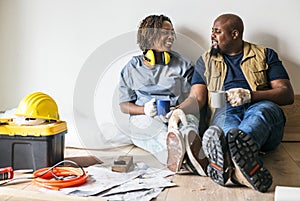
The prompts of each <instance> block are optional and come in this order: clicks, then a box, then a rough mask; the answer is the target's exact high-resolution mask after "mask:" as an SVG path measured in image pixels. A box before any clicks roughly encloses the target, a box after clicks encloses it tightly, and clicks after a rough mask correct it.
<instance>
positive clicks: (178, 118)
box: [168, 109, 188, 131]
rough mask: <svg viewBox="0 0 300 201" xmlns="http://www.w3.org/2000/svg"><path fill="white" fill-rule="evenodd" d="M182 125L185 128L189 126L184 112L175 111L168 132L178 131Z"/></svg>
mask: <svg viewBox="0 0 300 201" xmlns="http://www.w3.org/2000/svg"><path fill="white" fill-rule="evenodd" d="M180 122H181V123H182V124H183V125H184V126H187V124H188V123H187V120H186V116H185V114H184V112H183V111H182V110H181V109H175V110H174V111H172V113H171V117H170V119H169V124H168V131H170V130H173V129H175V130H178V124H179V123H180Z"/></svg>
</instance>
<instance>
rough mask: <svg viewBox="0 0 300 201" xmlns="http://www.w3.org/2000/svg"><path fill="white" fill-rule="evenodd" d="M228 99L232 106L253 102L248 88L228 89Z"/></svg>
mask: <svg viewBox="0 0 300 201" xmlns="http://www.w3.org/2000/svg"><path fill="white" fill-rule="evenodd" d="M226 99H227V101H228V102H229V103H230V105H231V106H232V107H236V106H239V105H243V104H246V103H250V102H251V93H250V90H248V89H243V88H233V89H229V90H228V91H226Z"/></svg>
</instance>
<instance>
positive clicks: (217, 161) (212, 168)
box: [202, 125, 232, 186]
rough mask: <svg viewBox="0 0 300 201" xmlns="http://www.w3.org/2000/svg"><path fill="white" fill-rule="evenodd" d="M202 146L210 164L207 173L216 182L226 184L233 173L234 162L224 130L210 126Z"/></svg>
mask: <svg viewBox="0 0 300 201" xmlns="http://www.w3.org/2000/svg"><path fill="white" fill-rule="evenodd" d="M202 147H203V150H204V153H205V155H206V157H207V158H208V161H209V164H208V167H207V175H208V176H209V177H210V178H211V179H212V180H213V181H214V182H216V183H218V184H220V185H222V186H224V185H225V184H226V182H227V181H228V179H229V178H230V177H231V173H232V162H231V159H230V154H229V150H228V146H227V141H226V138H225V135H224V132H223V130H222V129H221V128H220V127H218V126H216V125H213V126H210V127H209V128H208V129H207V130H206V131H205V132H204V135H203V141H202Z"/></svg>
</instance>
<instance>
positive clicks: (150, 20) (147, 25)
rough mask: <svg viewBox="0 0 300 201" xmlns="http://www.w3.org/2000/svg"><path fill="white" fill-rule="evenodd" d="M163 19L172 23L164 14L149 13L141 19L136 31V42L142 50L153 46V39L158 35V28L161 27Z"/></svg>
mask: <svg viewBox="0 0 300 201" xmlns="http://www.w3.org/2000/svg"><path fill="white" fill-rule="evenodd" d="M163 21H168V22H170V23H171V24H172V22H171V20H170V18H168V17H167V16H165V15H149V16H148V17H146V18H145V19H143V20H142V21H141V23H140V26H139V29H138V33H137V44H138V45H139V47H140V49H141V50H142V51H145V50H148V49H151V48H152V47H153V45H154V41H155V40H157V39H158V38H159V37H160V32H159V29H160V28H162V24H163Z"/></svg>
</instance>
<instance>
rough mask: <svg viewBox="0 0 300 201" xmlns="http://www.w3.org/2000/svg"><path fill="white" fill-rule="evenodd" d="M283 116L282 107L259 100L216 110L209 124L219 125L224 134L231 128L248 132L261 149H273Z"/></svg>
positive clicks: (281, 126)
mask: <svg viewBox="0 0 300 201" xmlns="http://www.w3.org/2000/svg"><path fill="white" fill-rule="evenodd" d="M285 121H286V120H285V116H284V113H283V111H282V109H281V108H280V107H279V106H278V105H276V104H275V103H273V102H271V101H266V100H264V101H259V102H256V103H253V104H244V105H241V106H237V107H230V106H228V105H227V107H226V108H222V109H219V110H217V111H216V113H215V116H214V118H213V119H212V122H211V125H218V126H220V127H221V128H222V129H223V131H224V133H225V135H227V132H228V131H229V130H230V129H232V128H238V129H240V130H242V131H244V132H245V133H247V134H249V135H250V136H251V137H252V139H253V140H254V142H256V143H257V145H258V147H259V148H260V150H261V151H270V150H273V149H275V148H276V147H277V146H278V145H279V144H280V142H281V140H282V137H283V133H284V125H285Z"/></svg>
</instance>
